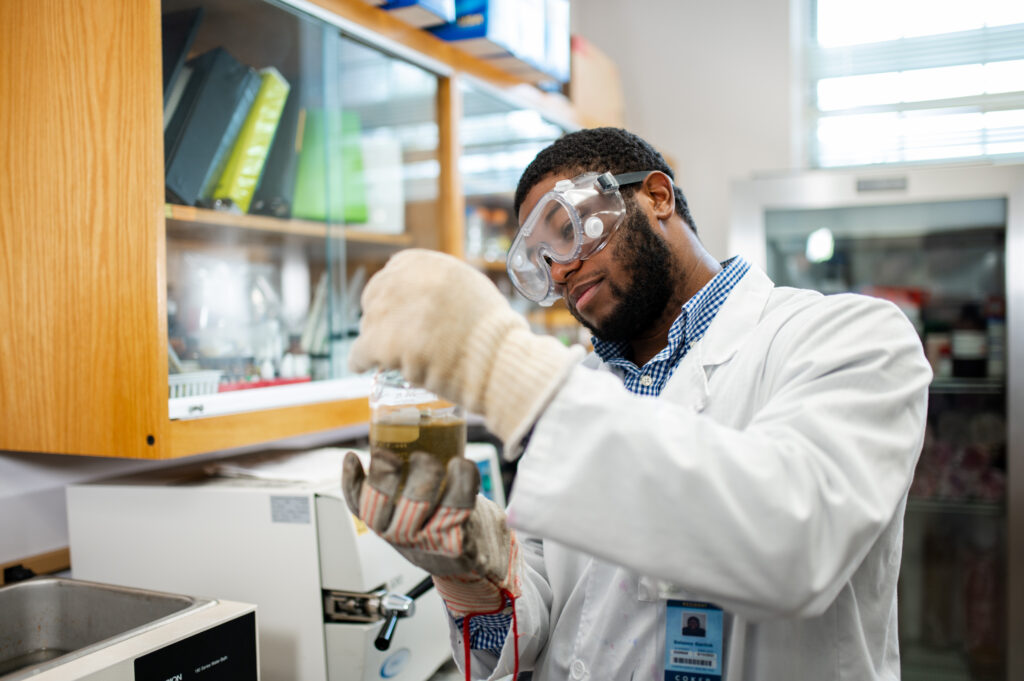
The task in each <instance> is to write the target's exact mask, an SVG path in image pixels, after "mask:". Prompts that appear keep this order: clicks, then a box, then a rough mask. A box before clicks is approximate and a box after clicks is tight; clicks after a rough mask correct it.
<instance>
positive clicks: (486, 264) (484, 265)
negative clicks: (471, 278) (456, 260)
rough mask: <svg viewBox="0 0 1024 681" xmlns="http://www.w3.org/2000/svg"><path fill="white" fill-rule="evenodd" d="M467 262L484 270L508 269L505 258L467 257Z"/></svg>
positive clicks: (500, 270) (503, 270)
mask: <svg viewBox="0 0 1024 681" xmlns="http://www.w3.org/2000/svg"><path fill="white" fill-rule="evenodd" d="M466 262H467V263H469V264H470V265H472V266H473V267H475V268H477V269H478V270H481V271H483V272H501V273H504V272H505V271H506V268H505V261H504V260H484V259H483V258H466Z"/></svg>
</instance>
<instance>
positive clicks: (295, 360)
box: [163, 0, 438, 441]
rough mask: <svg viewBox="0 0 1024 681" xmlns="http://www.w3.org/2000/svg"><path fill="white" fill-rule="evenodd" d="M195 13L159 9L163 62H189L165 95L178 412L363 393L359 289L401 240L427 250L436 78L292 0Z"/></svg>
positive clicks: (211, 1)
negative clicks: (357, 365)
mask: <svg viewBox="0 0 1024 681" xmlns="http://www.w3.org/2000/svg"><path fill="white" fill-rule="evenodd" d="M194 8H195V4H194V2H183V1H179V0H166V1H165V2H164V3H163V18H164V22H163V25H164V47H165V67H166V66H167V65H168V63H170V62H171V60H177V61H179V62H180V63H181V67H180V71H179V72H178V73H177V76H176V77H173V76H174V73H173V72H174V68H173V67H172V68H171V69H170V71H171V76H172V77H171V79H170V80H169V82H168V83H167V87H166V92H165V101H166V106H165V125H166V127H165V135H164V143H165V180H166V197H167V206H166V212H167V325H168V349H167V354H168V362H169V384H170V388H169V393H170V404H169V415H170V418H171V419H172V420H186V419H197V418H198V419H205V418H208V417H211V416H224V415H231V414H238V413H241V412H252V411H258V410H266V409H281V408H295V407H297V406H302V405H307V404H312V403H323V402H325V401H335V400H341V399H345V398H361V397H365V395H366V394H367V393H368V384H369V379H368V378H367V377H365V376H353V375H352V374H351V372H350V371H349V370H348V365H347V360H348V348H349V347H350V345H351V342H352V340H353V339H354V338H355V335H356V333H357V331H358V317H359V305H358V301H359V295H360V293H361V291H362V286H363V284H364V283H365V281H366V279H367V278H368V276H369V275H371V274H372V273H373V272H374V271H376V269H378V268H379V267H381V266H382V265H383V263H384V261H385V260H386V259H387V257H388V256H389V255H391V254H392V253H393V252H395V251H396V250H398V249H399V248H403V247H406V246H411V245H423V246H426V247H435V245H436V239H435V236H434V235H435V234H436V204H437V175H438V168H437V118H436V113H435V99H436V97H435V95H436V90H437V77H436V76H435V75H434V74H432V73H430V72H428V71H426V70H424V69H422V68H419V67H417V66H414V65H412V64H409V63H407V62H404V61H401V60H399V59H396V58H393V57H391V56H389V55H388V54H386V53H384V52H382V51H380V50H379V49H376V48H374V47H371V46H368V45H366V44H363V43H360V42H357V41H355V40H353V39H350V38H348V37H346V36H344V35H342V34H341V32H340V31H339V29H338V27H336V26H334V25H332V24H330V23H329V22H327V21H326V20H324V19H323V18H320V17H313V16H310V15H307V14H304V13H302V12H301V11H298V10H296V9H294V8H289V7H286V6H283V5H278V4H276V3H269V2H262V1H261V0H206V1H205V2H202V3H201V4H200V5H199V7H198V10H196V9H194ZM175 49H177V50H178V51H177V52H175V51H174V50H175ZM165 71H166V69H165ZM339 425H341V424H340V422H339ZM211 427H212V425H211ZM288 434H291V433H276V432H271V431H269V430H268V431H267V432H265V433H263V434H262V435H257V436H256V437H255V439H254V440H253V441H259V440H260V439H263V440H269V439H274V438H276V437H281V436H283V435H288Z"/></svg>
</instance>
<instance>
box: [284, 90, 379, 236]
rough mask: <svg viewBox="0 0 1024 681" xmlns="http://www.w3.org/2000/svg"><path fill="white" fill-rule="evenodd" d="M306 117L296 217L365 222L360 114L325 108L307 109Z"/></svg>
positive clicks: (294, 214) (298, 172)
mask: <svg viewBox="0 0 1024 681" xmlns="http://www.w3.org/2000/svg"><path fill="white" fill-rule="evenodd" d="M305 114H306V115H305V121H304V123H303V134H302V150H301V151H300V152H299V162H298V168H297V170H296V174H295V195H294V199H293V202H292V217H296V218H305V219H307V220H320V221H328V219H329V220H330V222H343V223H348V224H353V223H364V222H366V220H367V217H368V215H369V211H368V210H367V206H366V176H365V174H364V172H363V152H362V142H361V134H360V133H361V127H362V126H361V122H360V120H359V116H358V115H357V114H355V113H353V112H351V111H324V110H323V109H307V110H306V111H305Z"/></svg>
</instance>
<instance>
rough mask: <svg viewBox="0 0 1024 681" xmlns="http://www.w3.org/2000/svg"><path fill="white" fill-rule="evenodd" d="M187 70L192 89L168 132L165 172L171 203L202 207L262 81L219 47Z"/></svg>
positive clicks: (176, 111) (184, 95)
mask: <svg viewBox="0 0 1024 681" xmlns="http://www.w3.org/2000/svg"><path fill="white" fill-rule="evenodd" d="M188 66H189V67H190V68H191V69H192V73H191V76H190V77H189V80H188V85H187V86H186V88H185V91H184V92H183V93H182V96H181V101H180V102H179V103H178V106H177V108H176V109H175V110H174V115H173V116H172V118H171V121H170V123H169V124H168V125H167V129H166V130H165V131H164V171H165V182H166V190H167V198H168V200H170V201H173V202H176V203H183V204H186V205H198V204H199V203H200V202H201V201H204V200H206V199H209V197H210V195H211V194H212V192H213V189H214V186H215V185H216V182H217V180H218V179H219V178H220V175H221V172H222V171H223V169H224V165H225V163H226V162H227V158H228V155H229V153H230V152H231V148H232V147H233V146H234V143H235V140H236V139H237V138H238V132H239V130H241V127H242V124H243V123H244V122H245V118H246V116H247V115H248V113H249V108H250V107H251V106H252V103H253V100H254V99H255V97H256V93H257V91H258V90H259V86H260V78H259V75H258V74H257V73H256V72H255V71H254V70H253V69H251V68H250V67H248V66H246V65H244V64H242V63H240V62H239V61H238V60H236V59H235V58H234V57H232V56H231V55H230V54H228V53H227V52H226V51H225V50H224V49H223V48H220V47H218V48H215V49H213V50H210V51H209V52H205V53H203V54H201V55H199V56H198V57H196V58H195V59H193V60H191V61H190V62H188Z"/></svg>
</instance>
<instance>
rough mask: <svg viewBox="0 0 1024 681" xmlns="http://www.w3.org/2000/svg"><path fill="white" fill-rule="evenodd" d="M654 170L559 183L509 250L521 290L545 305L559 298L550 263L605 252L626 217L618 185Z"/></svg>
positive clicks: (592, 175) (509, 264)
mask: <svg viewBox="0 0 1024 681" xmlns="http://www.w3.org/2000/svg"><path fill="white" fill-rule="evenodd" d="M651 172H653V171H650V170H644V171H640V172H635V173H623V174H621V175H612V174H611V173H586V174H584V175H580V176H578V177H575V178H573V179H571V180H560V181H559V182H558V183H557V184H555V186H554V188H553V189H552V190H551V191H549V192H548V193H547V194H545V195H544V196H542V197H541V199H540V201H538V202H537V205H536V206H534V207H533V210H532V211H530V214H529V215H528V216H527V218H526V222H524V223H523V226H522V227H521V228H520V229H519V233H518V234H517V235H516V238H515V240H514V241H513V242H512V246H511V247H510V248H509V250H508V259H507V261H506V269H507V270H508V276H509V278H511V280H512V285H513V286H515V287H516V290H517V291H519V292H520V293H522V294H523V295H524V296H525V297H526V298H528V299H529V300H532V301H533V302H535V303H540V304H541V305H545V306H547V305H551V304H552V303H553V302H555V301H556V300H558V299H559V298H560V297H561V295H562V290H561V289H562V287H561V286H559V285H556V284H555V282H554V279H553V278H552V277H551V263H552V262H557V263H559V264H562V265H567V264H569V263H571V262H573V261H575V260H586V259H587V258H589V257H590V256H592V255H594V254H595V253H597V252H598V251H600V250H601V249H602V248H604V246H605V244H607V243H608V238H609V237H610V236H611V235H612V233H613V232H614V231H615V230H616V229H618V227H619V225H620V224H622V220H623V218H625V216H626V203H625V201H623V200H622V194H621V193H620V192H619V187H623V186H626V185H630V184H637V183H639V182H643V181H644V179H645V178H646V177H647V176H648V175H649V174H651Z"/></svg>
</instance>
